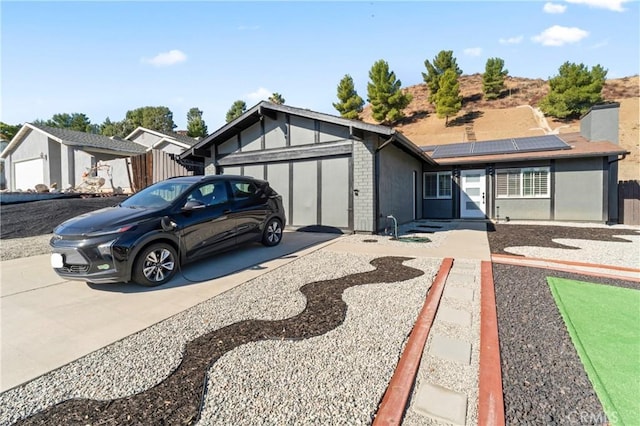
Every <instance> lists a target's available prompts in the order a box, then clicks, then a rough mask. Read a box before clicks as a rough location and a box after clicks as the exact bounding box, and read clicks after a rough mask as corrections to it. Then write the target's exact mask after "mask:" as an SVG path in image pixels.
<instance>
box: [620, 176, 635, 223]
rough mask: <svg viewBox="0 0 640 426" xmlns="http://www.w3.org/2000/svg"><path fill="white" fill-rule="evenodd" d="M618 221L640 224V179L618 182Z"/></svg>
mask: <svg viewBox="0 0 640 426" xmlns="http://www.w3.org/2000/svg"><path fill="white" fill-rule="evenodd" d="M618 216H619V218H618V222H619V223H623V224H625V225H640V181H637V180H626V181H620V182H618Z"/></svg>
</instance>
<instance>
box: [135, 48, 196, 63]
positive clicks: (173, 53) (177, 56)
mask: <svg viewBox="0 0 640 426" xmlns="http://www.w3.org/2000/svg"><path fill="white" fill-rule="evenodd" d="M186 60H187V55H185V54H184V52H182V51H181V50H177V49H174V50H170V51H168V52H162V53H158V54H157V55H156V56H154V57H153V58H151V59H148V58H142V62H143V63H147V64H151V65H153V66H155V67H168V66H171V65H175V64H179V63H180V62H184V61H186Z"/></svg>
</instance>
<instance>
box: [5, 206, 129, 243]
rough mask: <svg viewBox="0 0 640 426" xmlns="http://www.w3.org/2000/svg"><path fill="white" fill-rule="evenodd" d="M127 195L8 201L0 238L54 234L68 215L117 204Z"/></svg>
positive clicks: (69, 216) (71, 215)
mask: <svg viewBox="0 0 640 426" xmlns="http://www.w3.org/2000/svg"><path fill="white" fill-rule="evenodd" d="M124 199H125V197H123V196H115V197H95V198H86V199H83V198H66V199H58V200H46V201H33V202H30V203H20V204H6V205H3V206H1V207H0V239H9V238H23V237H34V236H36V235H43V234H51V233H53V229H54V228H55V227H56V226H58V225H59V224H61V223H62V222H64V221H65V220H67V219H71V218H72V217H74V216H78V215H80V214H83V213H87V212H90V211H92V210H97V209H101V208H103V207H113V206H115V205H117V204H118V203H120V202H121V201H123V200H124Z"/></svg>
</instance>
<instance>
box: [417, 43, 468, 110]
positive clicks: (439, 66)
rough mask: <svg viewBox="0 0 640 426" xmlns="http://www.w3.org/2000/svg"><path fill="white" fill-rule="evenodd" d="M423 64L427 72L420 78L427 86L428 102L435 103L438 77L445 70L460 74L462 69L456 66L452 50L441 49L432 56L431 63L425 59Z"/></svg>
mask: <svg viewBox="0 0 640 426" xmlns="http://www.w3.org/2000/svg"><path fill="white" fill-rule="evenodd" d="M424 66H425V67H426V68H427V72H426V74H425V73H422V79H423V80H424V82H425V83H427V87H428V88H429V102H433V103H435V99H436V95H437V94H438V90H439V89H440V77H441V76H442V74H444V72H445V71H446V70H448V69H451V70H453V71H454V72H455V73H456V75H458V76H460V75H462V70H461V69H460V68H459V67H458V63H457V62H456V58H454V57H453V51H452V50H441V51H440V52H439V53H438V55H437V56H436V57H435V58H433V64H432V63H431V62H429V60H428V59H427V60H425V61H424Z"/></svg>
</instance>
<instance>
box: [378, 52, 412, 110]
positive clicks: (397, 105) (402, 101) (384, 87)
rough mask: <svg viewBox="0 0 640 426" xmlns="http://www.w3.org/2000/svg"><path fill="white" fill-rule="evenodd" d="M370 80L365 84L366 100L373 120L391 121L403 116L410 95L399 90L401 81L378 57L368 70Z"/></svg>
mask: <svg viewBox="0 0 640 426" xmlns="http://www.w3.org/2000/svg"><path fill="white" fill-rule="evenodd" d="M369 78H370V79H371V81H370V82H369V83H368V84H367V96H368V97H369V99H368V101H369V103H371V113H372V116H373V118H374V120H376V121H378V122H380V123H393V122H394V121H397V120H400V119H401V118H403V117H404V113H403V112H402V110H404V109H405V108H406V107H407V106H408V105H409V103H410V102H411V100H412V96H411V95H410V94H408V93H403V92H402V91H401V90H400V86H401V85H402V82H401V81H400V80H396V75H395V73H394V72H393V71H389V64H388V63H387V62H386V61H384V60H382V59H380V60H379V61H377V62H376V63H374V64H373V66H372V67H371V70H370V71H369Z"/></svg>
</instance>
